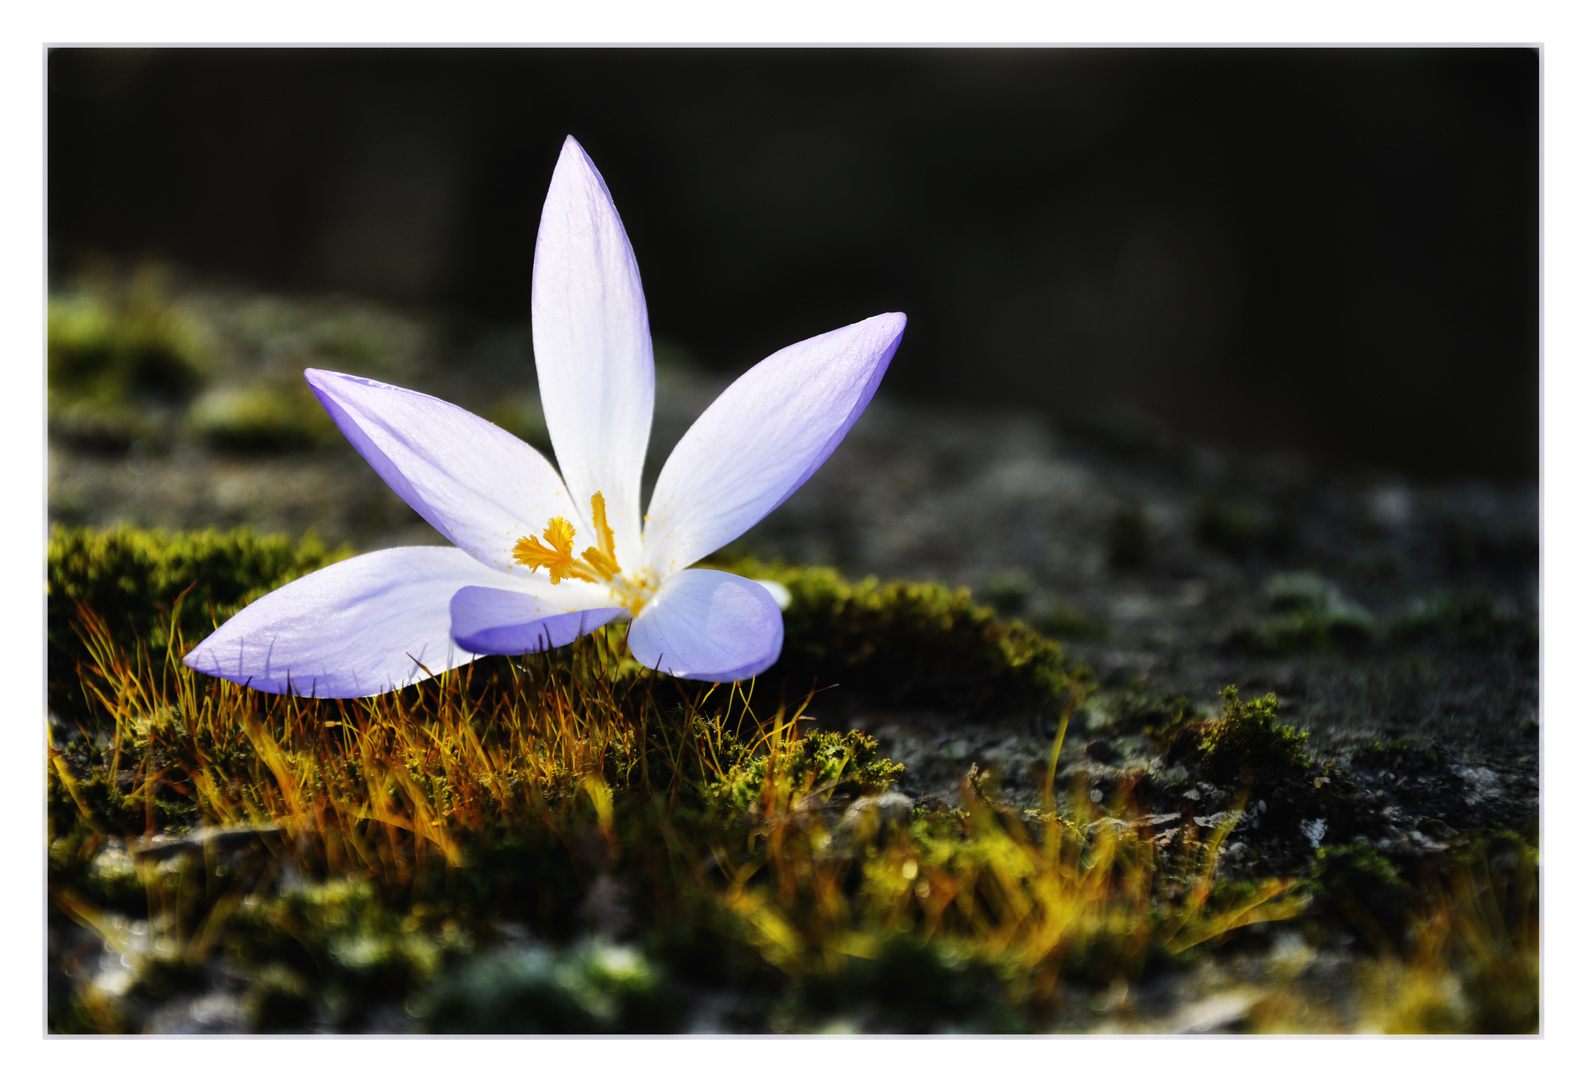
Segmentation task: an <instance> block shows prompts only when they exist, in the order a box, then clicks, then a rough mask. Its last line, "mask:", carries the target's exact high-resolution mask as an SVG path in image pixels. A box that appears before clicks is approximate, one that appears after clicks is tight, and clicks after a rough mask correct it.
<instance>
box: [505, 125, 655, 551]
mask: <svg viewBox="0 0 1585 1080" xmlns="http://www.w3.org/2000/svg"><path fill="white" fill-rule="evenodd" d="M533 315H534V325H533V329H534V364H535V367H537V368H538V370H539V397H540V401H541V403H542V404H543V405H544V409H545V426H546V427H547V428H549V429H550V441H551V445H552V446H554V447H555V448H556V463H557V464H558V465H560V466H561V473H562V476H564V477H565V478H566V481H567V488H568V490H569V491H570V492H571V493H572V498H573V501H574V502H575V503H576V504H577V506H578V514H579V517H578V518H577V519H576V520H578V521H581V522H583V523H584V524H586V525H587V524H589V523H590V522H591V520H592V519H591V516H590V508H589V502H590V499H591V497H592V496H593V495H594V493H595V492H597V491H598V492H601V493H602V494H603V495H604V496H605V505H606V514H607V518H608V520H609V522H610V525H611V531H612V533H613V534H614V535H615V539H616V557H617V561H618V562H620V563H622V564H623V565H625V566H629V565H636V563H637V561H638V558H639V551H640V548H639V543H640V540H639V537H640V522H639V506H638V499H639V481H640V477H641V474H642V472H643V469H644V451H645V449H646V447H648V445H649V425H650V419H651V417H652V414H653V413H654V409H655V359H654V354H653V352H652V351H651V346H650V339H649V315H648V313H647V312H646V310H645V308H644V290H643V287H642V286H641V285H640V284H639V278H638V263H637V262H635V261H634V259H633V249H632V247H631V246H630V245H629V244H628V241H627V233H626V232H625V231H623V229H622V219H621V218H619V217H618V216H617V213H616V207H615V206H614V205H612V203H611V194H610V192H608V191H607V190H606V187H605V181H604V180H602V179H600V174H599V173H598V172H596V171H595V168H594V163H593V162H591V161H590V160H589V157H588V155H587V154H585V153H584V152H583V148H582V147H581V146H579V145H578V144H577V143H576V142H574V141H573V140H572V138H571V137H570V136H569V137H568V139H567V141H566V143H565V144H564V145H563V146H562V148H561V158H560V160H558V161H557V162H556V171H555V174H554V175H553V176H552V177H551V180H550V193H549V194H548V195H547V196H546V197H545V210H544V213H543V214H541V215H540V219H539V240H538V242H537V243H536V244H535V246H534V297H533Z"/></svg>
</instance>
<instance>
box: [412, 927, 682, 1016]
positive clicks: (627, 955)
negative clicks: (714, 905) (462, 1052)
mask: <svg viewBox="0 0 1585 1080" xmlns="http://www.w3.org/2000/svg"><path fill="white" fill-rule="evenodd" d="M419 1012H420V1015H421V1024H422V1026H423V1028H424V1030H426V1031H429V1032H433V1033H436V1034H511V1035H559V1034H611V1033H615V1032H623V1033H645V1032H662V1031H672V1030H675V1028H676V1024H677V1020H678V1009H677V998H676V995H675V993H674V992H673V991H672V988H671V987H670V986H669V985H668V982H667V980H666V979H665V977H664V975H663V974H662V973H661V972H660V970H659V969H658V968H657V967H656V965H655V964H654V962H653V961H652V960H650V959H649V958H648V957H647V956H645V955H644V953H642V952H641V951H639V950H638V949H636V948H633V947H631V946H623V945H614V944H611V943H609V942H603V941H585V942H582V943H580V944H578V945H576V946H574V947H572V948H570V949H568V950H566V951H565V952H560V953H558V952H556V951H553V950H551V949H548V948H543V947H539V948H523V949H514V950H510V951H506V952H498V953H493V954H489V955H485V956H480V957H477V958H475V959H473V960H470V961H468V962H467V963H465V964H463V965H461V966H459V967H458V968H457V969H456V970H454V971H452V972H450V973H448V974H447V975H445V976H443V977H442V978H439V979H437V980H435V983H434V985H433V986H431V987H430V988H429V990H428V991H427V992H426V993H425V995H424V997H423V1000H422V1002H421V1003H420V1004H419Z"/></svg>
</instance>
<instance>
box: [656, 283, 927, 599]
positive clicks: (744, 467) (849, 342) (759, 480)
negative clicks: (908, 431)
mask: <svg viewBox="0 0 1585 1080" xmlns="http://www.w3.org/2000/svg"><path fill="white" fill-rule="evenodd" d="M906 321H907V320H906V319H905V318H904V317H903V316H902V315H900V314H890V315H877V316H875V317H874V318H872V319H866V320H864V321H863V322H860V323H854V324H853V325H852V326H846V327H843V328H842V329H841V330H833V331H831V332H830V333H829V334H821V335H820V336H819V337H812V338H810V339H808V340H807V341H801V342H799V343H798V344H796V345H790V346H788V347H787V348H785V349H783V350H781V351H780V352H778V353H775V354H774V355H772V356H770V357H768V358H766V359H764V360H762V361H760V362H759V363H758V364H756V365H755V366H754V367H753V368H751V369H749V371H748V372H746V373H745V374H744V375H743V376H742V377H741V378H739V379H738V380H737V381H736V382H735V383H733V384H732V385H731V386H729V387H727V388H726V390H725V392H723V393H722V394H721V396H720V397H718V398H716V400H715V401H714V403H712V404H711V406H710V407H709V408H708V409H706V410H705V411H704V415H703V416H701V417H699V419H698V420H697V421H695V423H694V425H693V427H692V428H690V429H689V430H688V434H686V435H684V436H683V437H682V441H681V442H679V443H678V444H677V447H676V449H675V450H673V451H672V452H671V457H670V458H668V459H667V460H666V465H665V467H664V468H662V469H661V471H660V479H659V480H657V481H656V483H655V494H654V497H653V498H652V499H651V500H650V504H649V515H648V518H647V519H646V523H645V530H644V550H645V558H646V559H647V560H648V564H649V567H650V568H651V569H652V570H653V571H654V572H656V573H657V574H658V575H660V576H662V577H665V576H666V575H668V574H672V573H675V572H676V571H678V570H680V569H682V568H683V567H685V566H688V565H690V564H691V563H693V562H695V561H696V560H698V559H701V558H703V557H704V556H706V555H708V554H710V552H712V551H714V550H716V549H717V548H719V547H721V546H722V545H723V544H727V543H730V542H731V541H733V540H735V539H737V538H738V537H739V536H741V535H743V533H745V532H747V531H748V530H749V529H750V528H752V527H753V526H754V525H755V524H756V523H758V522H759V520H760V519H761V518H763V517H764V516H765V515H766V514H768V513H770V512H771V511H772V510H774V509H775V508H776V507H778V506H780V505H781V503H782V502H783V500H785V499H786V498H787V497H788V496H789V495H791V494H792V493H793V492H794V491H797V490H798V488H799V487H801V486H802V485H803V482H804V481H805V480H807V479H809V477H810V476H811V475H813V474H814V471H815V470H816V469H818V468H819V467H820V465H821V464H822V463H823V462H824V461H825V459H826V458H828V457H830V456H831V451H833V450H835V449H836V447H837V444H838V443H839V442H841V441H842V437H843V436H844V435H846V434H847V433H848V429H849V428H851V427H852V426H853V422H854V421H855V420H857V419H858V417H859V414H860V413H861V412H863V411H864V406H866V405H868V404H869V401H870V398H871V397H872V396H874V393H875V388H876V387H877V386H878V385H880V381H881V376H882V375H884V374H885V373H886V366H887V364H889V363H890V362H891V358H892V354H893V353H895V352H896V351H897V343H898V341H899V340H900V339H901V337H902V333H903V324H904V323H905V322H906Z"/></svg>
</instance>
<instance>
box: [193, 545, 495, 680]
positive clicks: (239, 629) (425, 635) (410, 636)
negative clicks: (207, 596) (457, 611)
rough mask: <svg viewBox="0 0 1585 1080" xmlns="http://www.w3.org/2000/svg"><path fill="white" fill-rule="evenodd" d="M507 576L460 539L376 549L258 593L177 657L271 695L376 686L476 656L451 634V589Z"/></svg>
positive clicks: (433, 672)
mask: <svg viewBox="0 0 1585 1080" xmlns="http://www.w3.org/2000/svg"><path fill="white" fill-rule="evenodd" d="M512 580H515V579H510V578H504V577H503V576H502V575H501V574H498V573H496V572H494V571H492V570H489V569H487V568H486V567H483V566H480V565H479V564H478V563H477V562H475V561H474V560H472V559H470V558H468V556H467V555H465V554H463V553H462V552H461V551H458V550H457V549H456V548H449V547H405V548H388V549H386V550H385V551H374V552H370V553H369V554H367V555H359V556H357V557H356V558H353V559H348V560H346V561H345V562H339V563H332V564H331V565H330V566H327V567H325V568H324V569H323V570H316V571H314V572H313V573H312V574H309V575H308V576H307V577H303V578H299V579H298V580H296V581H293V582H291V583H290V584H287V585H283V586H282V587H281V588H279V589H276V590H275V591H274V592H272V593H269V594H268V595H266V596H262V597H260V598H259V599H258V600H255V601H254V602H253V603H251V604H249V605H248V606H247V607H245V608H243V609H242V610H241V611H239V612H237V613H236V614H235V615H233V616H232V617H231V618H230V619H229V620H227V622H226V623H225V625H223V626H221V627H220V628H219V629H218V630H216V631H215V632H214V633H213V634H210V635H209V636H208V637H207V638H205V639H204V640H203V641H202V642H200V643H199V644H198V646H197V647H196V648H194V649H193V651H192V652H190V653H188V654H187V655H186V656H185V657H183V658H182V662H183V663H184V664H186V665H187V666H188V667H190V668H193V669H194V670H197V671H201V672H203V673H204V674H206V675H214V676H216V677H217V678H221V679H229V680H231V681H232V682H234V683H241V684H243V685H245V686H251V687H253V688H254V689H255V690H264V691H267V692H269V693H272V694H283V693H291V694H297V695H299V696H302V697H321V698H348V697H368V696H369V695H371V694H381V693H384V692H386V691H387V690H395V689H398V688H400V687H403V686H409V685H411V684H412V683H415V682H419V681H420V680H422V679H425V678H428V677H429V676H430V675H438V674H440V673H441V672H442V671H448V670H450V669H451V668H454V667H456V666H458V665H459V664H465V663H467V662H468V661H470V660H472V659H473V654H472V653H471V652H468V651H466V650H464V649H459V648H458V647H457V646H456V645H455V644H454V643H453V642H452V639H451V597H452V595H453V594H454V593H456V591H457V590H458V589H462V588H466V587H467V586H470V585H485V586H490V585H500V584H502V583H503V582H509V581H512Z"/></svg>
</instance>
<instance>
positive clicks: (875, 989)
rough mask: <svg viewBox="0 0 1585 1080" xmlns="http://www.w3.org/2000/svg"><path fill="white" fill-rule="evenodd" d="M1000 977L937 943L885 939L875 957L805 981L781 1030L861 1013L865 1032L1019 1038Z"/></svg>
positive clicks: (1020, 1022)
mask: <svg viewBox="0 0 1585 1080" xmlns="http://www.w3.org/2000/svg"><path fill="white" fill-rule="evenodd" d="M1008 997H1009V995H1008V988H1007V986H1006V984H1005V982H1004V979H1003V974H1002V972H1000V971H999V970H997V968H996V966H995V965H994V964H991V963H987V962H986V961H985V960H983V959H981V958H979V957H975V956H972V955H970V954H967V953H965V952H963V951H961V950H955V949H953V948H951V947H950V946H948V945H944V944H943V943H941V942H938V941H935V942H933V941H920V940H918V939H916V938H913V937H909V936H904V935H890V936H888V937H886V938H884V939H883V940H882V941H881V942H880V943H879V948H878V949H877V950H876V952H875V955H872V956H862V957H852V958H849V959H848V960H847V961H846V962H845V963H843V964H842V965H841V966H840V967H838V968H837V969H835V970H831V971H822V972H819V973H816V974H814V975H813V976H811V977H810V978H808V979H806V980H804V981H803V982H802V983H801V984H800V985H798V986H797V987H796V989H795V990H794V991H793V993H792V994H791V995H790V999H789V1001H788V1003H787V1008H786V1014H787V1015H785V1017H784V1022H783V1026H784V1027H786V1028H789V1029H792V1030H816V1031H818V1030H820V1029H821V1028H822V1027H823V1026H826V1025H829V1024H832V1023H833V1022H834V1023H837V1024H840V1023H842V1021H843V1020H844V1019H846V1018H848V1017H851V1016H854V1015H855V1014H863V1015H865V1016H866V1017H867V1019H868V1024H867V1025H866V1029H865V1030H866V1031H867V1032H886V1033H899V1034H908V1033H926V1032H938V1031H951V1032H957V1033H964V1034H968V1033H980V1032H984V1033H989V1032H997V1033H1004V1034H1005V1033H1016V1032H1020V1031H1025V1030H1027V1029H1028V1019H1027V1017H1024V1016H1021V1015H1019V1012H1018V1010H1016V1009H1015V1008H1014V1007H1012V1005H1011V1003H1010V1002H1009V1000H1008Z"/></svg>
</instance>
